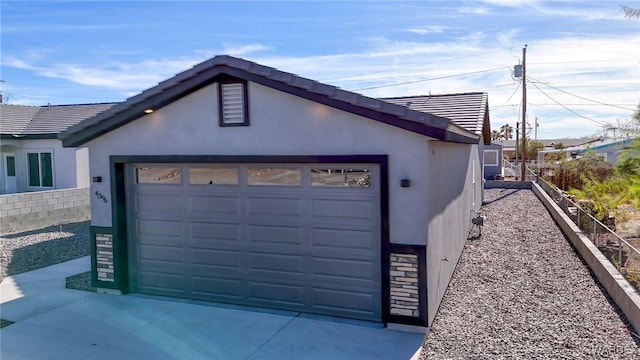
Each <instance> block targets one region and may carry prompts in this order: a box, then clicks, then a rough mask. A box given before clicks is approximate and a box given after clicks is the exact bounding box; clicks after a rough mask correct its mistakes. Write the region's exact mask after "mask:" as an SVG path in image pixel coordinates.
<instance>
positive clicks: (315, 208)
mask: <svg viewBox="0 0 640 360" xmlns="http://www.w3.org/2000/svg"><path fill="white" fill-rule="evenodd" d="M376 208H377V205H376V204H375V203H374V202H372V201H368V200H367V201H364V200H338V199H330V200H320V199H311V216H312V217H313V218H314V220H315V221H318V222H331V223H334V222H337V223H341V224H343V223H347V224H371V223H372V222H373V220H374V219H375V213H376V210H375V209H376Z"/></svg>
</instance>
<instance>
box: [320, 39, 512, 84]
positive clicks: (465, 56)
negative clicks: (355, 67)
mask: <svg viewBox="0 0 640 360" xmlns="http://www.w3.org/2000/svg"><path fill="white" fill-rule="evenodd" d="M512 48H513V47H510V48H502V49H495V50H491V51H483V52H478V53H474V54H469V55H462V56H456V57H451V58H447V59H442V60H438V61H432V62H427V63H423V64H417V65H412V66H403V67H402V69H415V68H419V67H423V66H425V65H432V64H439V63H443V62H449V61H452V60H458V59H465V58H470V57H474V56H481V55H486V54H491V53H494V52H499V51H505V50H509V52H511V49H512ZM512 56H513V55H512ZM394 71H396V69H391V70H379V71H372V72H368V73H362V74H359V75H349V76H343V77H339V78H332V79H322V80H319V81H320V82H330V81H341V80H346V79H351V78H357V77H359V76H365V75H373V74H384V73H390V72H394Z"/></svg>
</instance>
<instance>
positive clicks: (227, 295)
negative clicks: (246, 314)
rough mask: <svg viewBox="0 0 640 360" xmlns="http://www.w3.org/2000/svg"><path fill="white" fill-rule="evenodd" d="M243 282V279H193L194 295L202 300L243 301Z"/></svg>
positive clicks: (196, 277) (198, 277)
mask: <svg viewBox="0 0 640 360" xmlns="http://www.w3.org/2000/svg"><path fill="white" fill-rule="evenodd" d="M242 283H243V281H242V279H241V278H236V279H229V278H213V277H201V276H194V277H193V288H194V291H193V294H194V295H197V296H198V297H200V298H202V297H204V298H212V299H215V300H219V301H229V300H235V301H238V300H242V298H243V297H244V293H243V291H242V288H243V285H242Z"/></svg>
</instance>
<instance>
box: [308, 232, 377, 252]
mask: <svg viewBox="0 0 640 360" xmlns="http://www.w3.org/2000/svg"><path fill="white" fill-rule="evenodd" d="M376 238H377V233H374V232H373V231H372V230H371V229H362V230H358V229H337V228H333V229H327V228H312V229H311V246H312V247H313V250H314V251H318V252H322V253H339V254H343V253H345V252H348V254H349V256H353V255H358V256H370V257H372V258H373V257H375V256H377V254H378V253H379V246H376Z"/></svg>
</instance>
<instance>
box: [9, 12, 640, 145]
mask: <svg viewBox="0 0 640 360" xmlns="http://www.w3.org/2000/svg"><path fill="white" fill-rule="evenodd" d="M620 3H622V4H624V5H626V6H629V7H632V8H640V1H638V0H620V1H619V0H586V1H585V0H582V1H574V0H564V1H542V0H478V1H471V0H470V1H453V0H431V1H414V2H411V1H282V2H276V1H122V2H118V1H12V0H3V1H2V2H0V10H1V26H0V29H1V30H0V31H1V33H0V36H1V38H0V40H1V43H0V48H1V51H2V52H1V55H0V65H1V68H0V71H1V72H0V79H1V80H3V81H4V83H2V93H3V96H4V100H5V102H7V103H10V104H24V105H44V104H47V103H51V104H76V103H95V102H111V101H123V100H125V99H126V98H127V97H130V96H133V95H135V94H137V93H138V92H140V91H142V90H145V89H147V88H149V87H152V86H154V85H156V84H157V83H158V82H160V81H163V80H165V79H167V78H169V77H171V76H173V75H175V74H177V73H179V72H181V71H184V70H186V69H188V68H189V67H191V66H193V65H195V64H197V63H199V62H201V61H204V60H206V59H208V58H210V57H213V56H215V55H218V54H230V55H234V56H239V57H242V58H245V59H247V60H251V61H255V62H258V63H261V64H264V65H268V66H273V67H276V68H278V69H280V70H283V71H288V72H292V73H295V74H298V75H300V76H304V77H308V78H311V79H314V80H318V81H322V82H325V83H328V84H331V85H336V86H339V87H341V88H343V89H346V90H350V91H355V92H359V93H362V94H364V95H368V96H372V97H391V96H403V95H427V94H447V93H461V92H476V91H482V92H487V93H488V94H489V107H490V113H491V121H492V128H494V129H497V128H499V127H500V126H501V125H504V124H510V125H511V126H513V127H514V128H515V123H516V121H520V119H521V111H522V110H521V109H522V107H521V104H522V88H521V81H520V79H517V78H513V76H512V71H513V66H514V65H516V64H519V63H521V62H522V48H523V46H524V44H528V46H527V59H526V60H527V78H528V80H529V81H530V82H528V84H527V108H528V117H527V118H528V122H529V124H530V125H533V124H534V123H535V119H536V118H537V119H538V123H539V128H538V134H537V135H538V138H560V137H581V136H587V135H591V134H594V133H596V132H597V131H599V130H600V129H602V127H603V126H604V125H605V124H610V125H614V126H616V125H617V124H618V123H624V122H625V121H628V119H630V117H631V116H632V114H633V112H634V110H635V109H636V108H637V105H638V102H639V101H640V19H629V18H625V17H624V14H623V12H622V11H621V9H620V5H619V4H620ZM530 135H531V137H534V136H535V133H534V132H533V131H531V134H530Z"/></svg>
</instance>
